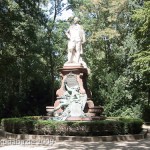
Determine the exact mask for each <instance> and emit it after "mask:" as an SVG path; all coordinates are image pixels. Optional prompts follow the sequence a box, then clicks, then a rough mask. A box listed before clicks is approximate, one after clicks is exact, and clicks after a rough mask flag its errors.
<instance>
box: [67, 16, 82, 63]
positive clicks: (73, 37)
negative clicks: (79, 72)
mask: <svg viewBox="0 0 150 150" xmlns="http://www.w3.org/2000/svg"><path fill="white" fill-rule="evenodd" d="M79 21H80V20H79V18H78V17H75V18H74V21H73V24H72V25H71V26H70V27H69V29H68V30H67V32H66V35H67V37H68V39H69V41H68V63H80V61H82V58H81V56H80V55H81V54H82V53H83V48H82V44H84V43H85V32H84V30H83V27H82V26H81V25H80V24H79Z"/></svg>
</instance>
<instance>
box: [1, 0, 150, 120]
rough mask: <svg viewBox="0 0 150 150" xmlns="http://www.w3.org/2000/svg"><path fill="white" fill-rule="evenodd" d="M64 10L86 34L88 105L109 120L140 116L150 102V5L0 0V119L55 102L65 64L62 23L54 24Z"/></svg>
mask: <svg viewBox="0 0 150 150" xmlns="http://www.w3.org/2000/svg"><path fill="white" fill-rule="evenodd" d="M49 2H50V3H51V7H50V8H49V9H48V11H47V12H46V9H45V8H47V6H48V3H49ZM64 9H71V10H72V11H73V12H74V14H75V15H76V16H78V17H80V19H81V23H82V25H83V26H84V29H85V31H86V38H87V42H86V44H85V46H84V56H83V57H84V60H85V61H86V63H87V65H88V67H89V68H90V69H91V74H90V75H89V80H88V85H89V87H90V89H91V90H92V93H93V100H94V102H95V103H96V104H98V105H103V106H104V109H105V114H106V115H107V116H122V117H123V116H127V117H136V118H137V117H142V112H145V111H144V110H143V111H142V109H144V108H147V107H149V105H150V78H149V76H150V2H149V1H146V0H145V1H142V0H121V1H120V0H68V4H64V1H63V0H62V1H61V0H51V1H48V0H34V1H33V0H3V1H0V19H1V23H0V118H2V117H12V116H23V115H45V113H46V112H45V106H46V105H50V104H53V102H54V100H55V90H56V89H57V88H58V87H59V75H58V71H57V70H58V69H59V68H61V67H62V66H63V63H64V62H65V60H66V48H67V39H66V38H64V37H65V34H64V31H65V30H66V29H67V28H68V23H67V22H66V21H64V20H59V19H57V17H58V16H61V13H62V11H63V10H64ZM143 106H144V107H143ZM146 110H147V109H146ZM145 114H146V113H145Z"/></svg>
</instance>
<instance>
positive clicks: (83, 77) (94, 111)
mask: <svg viewBox="0 0 150 150" xmlns="http://www.w3.org/2000/svg"><path fill="white" fill-rule="evenodd" d="M59 72H60V76H61V87H60V89H58V90H57V92H56V95H57V100H56V101H55V103H54V107H52V106H47V107H46V111H47V112H50V111H51V110H53V109H55V108H56V107H57V106H59V104H60V100H59V99H60V98H61V97H63V95H64V94H65V91H66V90H65V84H67V85H68V87H75V86H79V89H80V90H79V92H80V94H83V95H87V100H86V103H85V105H84V109H83V112H84V117H81V116H78V114H81V112H79V111H81V110H78V109H79V108H78V109H77V106H78V107H79V104H76V105H72V106H71V107H72V108H71V110H72V111H74V113H70V115H71V116H70V117H68V118H66V120H69V121H77V120H78V121H89V120H100V119H102V117H100V116H101V114H102V112H103V108H102V107H101V106H94V103H93V101H92V95H91V92H90V90H89V89H88V87H87V77H88V70H87V68H84V67H83V66H82V65H81V64H74V63H71V64H65V65H64V67H63V68H61V69H59ZM73 107H74V108H73ZM75 107H76V108H75ZM64 109H65V108H63V107H61V108H60V109H58V110H57V111H56V113H55V115H56V116H59V115H60V114H61V113H63V111H64ZM95 118H97V119H95Z"/></svg>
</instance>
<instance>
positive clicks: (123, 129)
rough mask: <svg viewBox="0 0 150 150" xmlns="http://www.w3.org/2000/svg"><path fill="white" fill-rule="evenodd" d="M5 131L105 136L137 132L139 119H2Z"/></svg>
mask: <svg viewBox="0 0 150 150" xmlns="http://www.w3.org/2000/svg"><path fill="white" fill-rule="evenodd" d="M1 124H2V127H3V129H4V130H5V131H7V132H11V133H15V134H39V135H81V136H105V135H124V134H138V133H140V132H141V131H142V124H143V121H142V120H141V119H127V118H116V119H106V120H100V121H90V122H89V121H88V122H81V121H80V122H77V121H76V122H68V121H52V120H42V119H41V118H40V117H22V118H7V119H2V121H1Z"/></svg>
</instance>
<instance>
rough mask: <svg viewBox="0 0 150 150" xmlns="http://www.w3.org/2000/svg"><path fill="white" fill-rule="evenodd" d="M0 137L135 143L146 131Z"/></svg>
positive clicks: (144, 135) (10, 135)
mask: <svg viewBox="0 0 150 150" xmlns="http://www.w3.org/2000/svg"><path fill="white" fill-rule="evenodd" d="M0 136H3V137H4V138H7V139H17V140H41V141H42V140H53V141H56V142H59V141H80V142H81V141H82V142H111V141H135V140H140V139H144V138H146V136H147V130H143V131H142V132H141V133H140V134H134V135H113V136H88V137H86V136H58V135H29V134H13V133H9V132H5V131H2V130H1V131H0Z"/></svg>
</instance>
